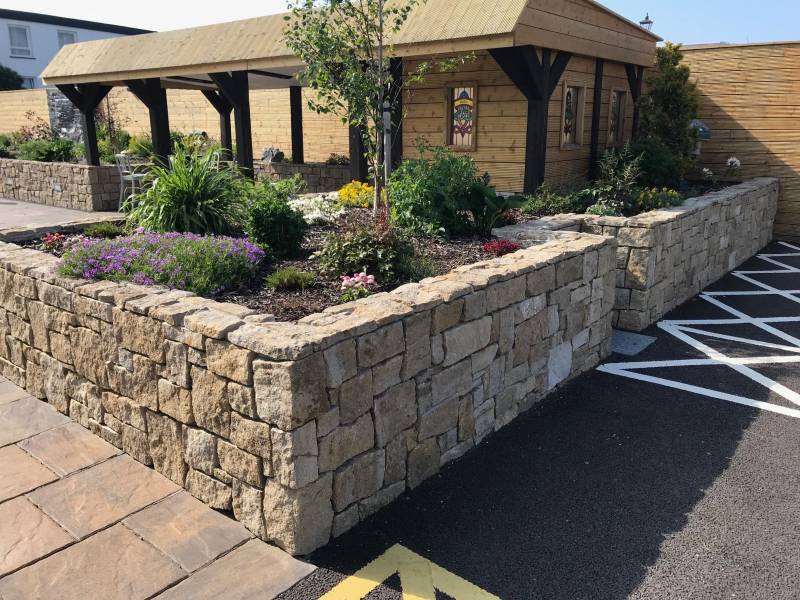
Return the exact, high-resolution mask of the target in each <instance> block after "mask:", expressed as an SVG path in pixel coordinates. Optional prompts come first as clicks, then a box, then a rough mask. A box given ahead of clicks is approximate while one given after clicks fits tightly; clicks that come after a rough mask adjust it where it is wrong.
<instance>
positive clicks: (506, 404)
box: [0, 233, 616, 554]
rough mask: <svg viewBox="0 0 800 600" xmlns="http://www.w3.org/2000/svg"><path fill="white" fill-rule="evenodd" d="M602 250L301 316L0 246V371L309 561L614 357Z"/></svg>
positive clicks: (441, 281)
mask: <svg viewBox="0 0 800 600" xmlns="http://www.w3.org/2000/svg"><path fill="white" fill-rule="evenodd" d="M615 252H616V249H615V241H614V240H613V239H611V238H604V237H601V236H595V235H587V234H573V233H545V234H543V235H542V236H541V243H539V244H538V245H536V246H534V247H531V248H528V249H525V250H521V251H518V252H516V253H514V254H511V255H508V256H505V257H502V258H499V259H495V260H490V261H485V262H481V263H477V264H474V265H469V266H465V267H461V268H458V269H456V270H455V271H453V272H452V273H450V274H448V275H445V276H442V277H437V278H433V279H429V280H425V281H423V282H421V283H418V284H408V285H405V286H402V287H401V288H398V289H397V290H395V291H393V292H391V293H388V294H376V295H374V296H371V297H369V298H366V299H363V300H359V301H357V302H352V303H348V304H344V305H340V306H336V307H332V308H330V309H328V310H326V311H324V312H323V313H319V314H315V315H311V316H309V317H306V318H304V319H301V320H300V321H299V322H297V323H276V322H270V317H269V316H265V315H258V314H254V313H253V311H250V310H248V309H245V308H242V307H240V306H236V305H229V304H221V303H216V302H213V301H211V300H206V299H203V298H199V297H196V296H194V295H192V294H189V293H185V292H180V291H168V290H165V289H159V288H152V287H142V286H136V285H133V284H115V283H111V282H93V283H92V282H87V281H82V280H74V279H64V278H60V277H56V276H54V275H53V274H52V269H53V266H54V263H55V261H56V259H55V258H54V257H52V256H49V255H46V254H43V253H40V252H37V251H34V250H30V249H21V248H19V247H17V246H14V245H11V244H2V243H0V342H2V343H0V374H2V375H3V376H5V377H7V378H9V379H11V380H12V381H14V382H15V383H17V384H18V385H20V386H23V387H25V388H26V389H27V390H28V391H29V392H30V393H31V394H33V395H35V396H37V397H39V398H41V399H43V400H47V401H48V402H50V403H51V404H53V406H55V407H56V408H57V409H58V410H59V411H61V412H63V413H65V414H68V415H69V416H70V417H72V418H73V419H74V420H75V421H77V422H79V423H81V424H82V425H83V426H85V427H87V428H89V429H90V430H91V431H93V432H94V433H96V434H97V435H99V436H101V437H103V438H104V439H106V440H108V441H109V442H111V443H112V444H114V445H116V446H118V447H120V448H122V449H124V450H125V451H126V452H127V453H128V454H130V455H131V456H133V457H134V458H135V459H137V460H139V461H141V462H142V463H145V464H152V465H153V466H154V468H155V469H157V470H158V471H160V472H161V473H163V474H164V475H166V476H167V477H169V478H170V479H171V480H173V481H174V482H176V483H177V484H179V485H182V486H184V487H185V488H186V489H187V490H189V491H190V492H191V493H192V494H193V495H195V496H196V497H197V498H199V499H201V500H202V501H204V502H205V503H207V504H208V505H210V506H212V507H215V508H218V509H223V510H232V511H233V514H234V515H235V517H236V518H237V519H238V520H240V521H241V522H242V523H243V524H244V525H245V526H247V527H248V528H249V529H250V530H251V531H252V532H253V533H255V534H256V535H258V536H259V537H260V538H262V539H265V540H269V541H271V542H273V543H275V544H277V545H279V546H281V547H282V548H285V549H286V550H287V551H289V552H291V553H293V554H305V553H308V552H310V551H312V550H314V549H315V548H318V547H320V546H322V545H324V544H325V543H327V542H328V540H329V539H330V538H331V536H337V535H340V534H341V533H343V532H344V531H346V530H348V529H349V528H351V527H353V526H354V525H355V524H356V523H358V522H359V521H360V520H362V519H365V518H366V517H367V516H369V515H371V514H372V513H374V512H375V511H377V510H378V509H380V508H381V507H382V506H384V505H386V504H388V503H390V502H392V501H393V500H394V499H395V498H397V497H398V496H399V495H400V494H402V493H403V492H404V491H405V490H406V489H409V488H414V487H416V486H417V485H419V484H420V483H421V482H422V481H424V480H425V479H427V478H429V477H431V476H432V475H434V474H436V473H437V472H438V471H439V469H440V468H441V467H442V466H443V465H444V464H446V463H448V462H449V461H451V460H454V459H455V458H458V457H459V456H461V455H463V454H464V453H465V452H467V451H468V450H469V449H471V448H472V447H473V446H475V445H476V444H478V443H479V442H480V441H481V440H482V439H484V437H486V436H487V435H489V434H490V433H492V432H493V431H496V430H498V429H500V428H501V427H503V426H504V425H506V424H507V423H509V422H511V421H512V420H513V419H514V418H515V417H517V415H518V414H520V413H521V412H523V411H525V410H527V409H528V408H529V407H531V406H532V405H533V404H534V403H535V402H537V401H538V400H540V399H541V398H543V397H544V396H545V395H546V394H547V393H548V392H550V391H551V390H553V389H554V388H555V387H556V386H558V385H560V384H561V383H563V382H564V381H566V380H567V379H569V378H571V377H574V376H576V375H578V374H580V373H582V372H584V371H586V370H588V369H591V368H592V367H594V366H595V365H596V364H597V363H598V362H599V361H600V360H601V359H602V358H603V357H604V356H606V355H607V354H608V352H609V349H610V334H611V319H610V314H611V310H612V307H613V298H614V262H615Z"/></svg>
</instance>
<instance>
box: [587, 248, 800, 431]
mask: <svg viewBox="0 0 800 600" xmlns="http://www.w3.org/2000/svg"><path fill="white" fill-rule="evenodd" d="M780 243H781V244H782V245H784V246H786V247H788V248H790V249H792V250H797V251H798V252H797V253H785V254H777V253H770V254H758V255H757V257H758V258H761V259H763V260H766V261H767V262H770V263H772V264H774V265H776V266H779V267H781V269H780V270H774V271H772V270H771V271H733V273H732V274H733V275H734V276H736V277H738V278H739V279H741V280H743V281H746V282H748V283H751V284H753V285H755V286H757V287H758V288H759V289H758V290H753V291H749V292H747V291H716V292H704V293H701V294H700V298H702V299H703V300H705V301H707V302H709V303H710V304H712V305H714V306H716V307H717V308H720V309H722V310H724V311H725V312H727V313H729V314H731V315H733V317H734V318H724V319H681V320H665V321H660V322H659V323H658V327H659V328H660V329H663V330H664V331H665V332H667V333H669V334H670V335H672V336H673V337H675V338H677V339H679V340H681V341H682V342H684V343H686V344H687V345H689V346H691V347H692V348H695V349H696V350H699V351H700V352H702V353H703V354H705V355H706V356H707V357H708V358H705V359H682V360H656V361H639V362H620V363H606V364H604V365H601V366H599V367H598V368H597V369H598V371H602V372H604V373H609V374H611V375H618V376H620V377H627V378H629V379H636V380H639V381H646V382H648V383H655V384H657V385H662V386H665V387H670V388H674V389H679V390H683V391H686V392H691V393H693V394H699V395H702V396H707V397H709V398H716V399H719V400H726V401H728V402H733V403H735V404H741V405H744V406H751V407H754V408H758V409H761V410H766V411H771V412H775V413H778V414H782V415H786V416H789V417H794V418H797V419H800V410H798V409H796V408H789V407H785V406H781V405H779V404H774V403H772V402H764V401H762V400H756V399H754V398H747V397H745V396H739V395H736V394H729V393H727V392H721V391H719V390H714V389H711V388H707V387H703V386H697V385H692V384H688V383H683V382H681V381H675V380H672V379H667V378H665V377H655V376H653V375H647V374H645V373H640V372H638V371H639V370H647V369H660V368H677V369H680V368H684V367H708V366H717V367H718V366H723V367H728V368H730V369H732V370H734V371H736V372H737V373H739V374H741V375H743V376H745V377H747V378H748V379H750V380H751V381H753V382H755V383H757V384H759V385H761V386H763V387H764V388H766V389H768V390H769V391H771V392H773V393H775V394H777V395H779V396H781V397H782V398H784V399H786V400H788V401H789V402H791V403H793V404H796V405H800V393H798V392H796V391H794V390H792V389H789V388H788V387H786V386H785V385H783V384H781V383H778V382H777V381H774V380H773V379H770V378H769V377H767V376H766V375H764V374H762V373H759V372H758V371H756V370H754V369H752V368H750V367H749V366H748V365H772V364H787V363H800V339H798V338H796V337H794V336H792V335H790V334H788V333H786V332H784V331H782V330H780V329H778V328H776V327H773V326H772V325H770V323H796V322H798V321H800V316H791V317H760V318H759V317H751V316H750V315H748V314H746V313H744V312H742V311H741V310H738V309H736V308H734V307H733V306H730V305H729V304H727V303H726V302H724V301H723V300H722V298H726V297H729V296H730V297H746V296H769V295H777V296H782V297H785V298H787V299H789V300H792V301H793V302H797V303H800V298H798V297H797V296H793V295H792V294H798V293H800V291H797V290H782V289H779V288H776V287H774V286H771V285H768V284H766V283H763V282H760V281H757V280H755V279H753V278H752V277H748V275H752V274H758V273H762V274H763V273H800V269H798V268H795V267H792V266H790V265H787V264H785V263H783V262H781V261H780V260H779V258H780V257H782V256H783V257H785V256H800V248H798V247H796V246H793V245H792V244H788V243H786V242H780ZM708 325H752V326H754V327H758V328H759V329H761V330H762V331H765V332H766V333H769V334H770V335H772V336H774V337H776V338H779V339H781V340H783V341H784V342H787V343H788V344H789V345H786V344H778V343H772V342H765V341H762V340H758V339H752V338H748V337H745V336H736V335H729V334H724V333H719V332H716V331H708V330H705V329H702V327H703V326H708ZM693 336H696V337H693ZM700 336H705V337H711V338H716V339H722V340H726V341H731V342H737V343H740V344H748V345H752V346H759V347H761V348H765V349H772V350H780V351H783V352H789V353H791V354H789V355H764V356H748V357H736V356H728V355H727V354H725V353H723V352H720V351H719V350H716V349H714V348H712V347H711V346H708V345H707V344H705V343H703V342H701V341H700V340H699V339H697V337H700Z"/></svg>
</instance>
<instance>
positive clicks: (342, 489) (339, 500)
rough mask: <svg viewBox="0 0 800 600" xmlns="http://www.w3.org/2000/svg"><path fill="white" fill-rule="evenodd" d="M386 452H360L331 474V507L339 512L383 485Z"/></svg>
mask: <svg viewBox="0 0 800 600" xmlns="http://www.w3.org/2000/svg"><path fill="white" fill-rule="evenodd" d="M385 466H386V452H385V450H383V449H378V450H373V451H371V452H367V453H366V454H362V455H360V456H358V457H356V458H354V459H353V460H352V461H350V462H349V463H347V464H346V465H344V466H343V467H341V468H340V469H338V470H337V471H336V473H334V475H333V508H334V510H335V511H336V512H341V511H343V510H344V509H345V508H347V507H348V506H350V505H351V504H353V503H354V502H357V501H359V500H361V499H363V498H366V497H368V496H371V495H372V494H374V493H376V492H377V491H378V490H379V489H381V487H383V476H384V470H385Z"/></svg>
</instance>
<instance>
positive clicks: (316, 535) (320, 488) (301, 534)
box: [264, 473, 333, 554]
mask: <svg viewBox="0 0 800 600" xmlns="http://www.w3.org/2000/svg"><path fill="white" fill-rule="evenodd" d="M332 493H333V474H332V473H326V474H325V475H323V476H322V477H320V478H319V480H317V481H315V482H314V483H312V484H311V485H307V486H306V487H304V488H301V489H290V488H287V487H284V486H282V485H281V484H280V483H278V482H277V481H275V480H273V479H268V480H267V484H266V486H265V488H264V518H265V521H266V528H267V538H268V539H269V540H271V541H272V542H274V543H275V544H276V545H278V546H280V547H281V548H283V549H284V550H286V551H287V552H289V553H290V554H307V553H309V552H311V551H312V550H315V549H317V548H319V547H320V546H324V545H325V544H326V543H327V542H328V540H329V539H330V536H331V529H332V526H333V508H332V507H331V495H332Z"/></svg>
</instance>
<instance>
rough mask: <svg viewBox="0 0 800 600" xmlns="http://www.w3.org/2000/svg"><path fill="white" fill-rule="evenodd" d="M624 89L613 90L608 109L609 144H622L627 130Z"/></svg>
mask: <svg viewBox="0 0 800 600" xmlns="http://www.w3.org/2000/svg"><path fill="white" fill-rule="evenodd" d="M626 98H627V94H626V93H625V92H624V91H623V90H611V97H610V99H609V109H608V145H609V146H621V145H622V143H623V142H624V132H625V99H626Z"/></svg>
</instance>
